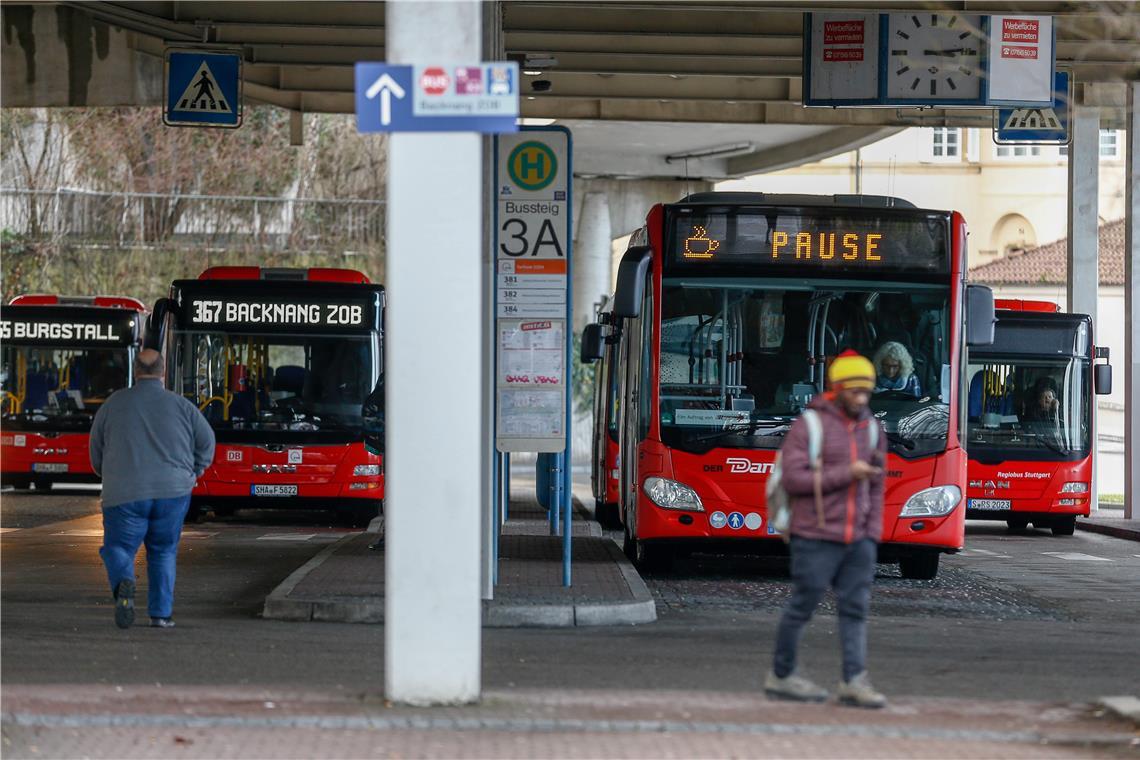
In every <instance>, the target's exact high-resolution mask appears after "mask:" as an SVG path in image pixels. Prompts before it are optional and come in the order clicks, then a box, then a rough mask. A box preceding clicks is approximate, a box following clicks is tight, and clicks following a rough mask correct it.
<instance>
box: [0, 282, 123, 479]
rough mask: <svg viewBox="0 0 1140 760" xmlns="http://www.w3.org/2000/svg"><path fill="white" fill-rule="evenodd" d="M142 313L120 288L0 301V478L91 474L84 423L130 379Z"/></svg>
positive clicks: (87, 431) (87, 428) (87, 425)
mask: <svg viewBox="0 0 1140 760" xmlns="http://www.w3.org/2000/svg"><path fill="white" fill-rule="evenodd" d="M145 314H146V307H145V306H144V305H143V304H142V302H141V301H137V300H135V299H134V298H126V297H123V296H59V295H54V294H37V295H22V296H17V297H16V298H14V299H12V302H11V303H10V304H8V305H6V306H3V307H2V308H0V343H2V352H3V389H4V399H3V407H2V410H3V411H2V415H0V431H2V434H0V457H2V458H0V462H2V467H3V469H2V480H3V482H4V484H6V485H12V486H14V487H16V488H29V487H31V486H32V485H35V487H36V489H37V490H38V489H49V488H51V486H52V484H53V483H97V482H99V476H98V475H96V474H95V471H94V470H93V469H92V468H91V458H90V456H89V454H88V448H89V446H88V444H89V441H90V437H91V423H92V422H93V421H94V419H95V413H96V412H97V411H99V407H101V406H102V405H103V402H104V401H106V400H107V398H108V397H109V396H110V395H111V394H112V393H114V392H115V391H117V390H119V389H120V388H126V387H127V386H129V385H130V384H131V380H132V377H131V366H132V364H133V362H134V357H135V354H136V353H137V351H138V350H139V345H140V339H141V337H142V328H143V320H144V318H145Z"/></svg>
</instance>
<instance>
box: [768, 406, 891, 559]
mask: <svg viewBox="0 0 1140 760" xmlns="http://www.w3.org/2000/svg"><path fill="white" fill-rule="evenodd" d="M833 399H834V397H833V396H832V395H831V394H830V393H825V394H821V395H819V396H816V397H815V398H814V399H813V400H812V402H811V404H810V405H809V408H810V409H814V410H815V411H816V412H817V413H818V414H819V419H820V422H821V424H822V428H823V445H822V447H821V454H822V459H823V466H822V468H821V469H820V473H819V475H820V492H821V494H822V505H821V506H822V513H823V525H822V526H821V525H820V519H819V518H820V511H821V509H820V508H819V507H817V505H816V496H815V474H814V472H813V470H812V467H811V462H810V461H809V460H808V428H807V423H805V422H804V421H803V419H802V418H801V419H798V420H796V421H795V422H794V423H793V424H792V427H791V429H790V430H789V431H788V435H787V437H786V438H785V439H784V443H783V446H781V448H780V451H781V454H782V462H783V465H782V466H783V485H784V490H786V491H787V492H788V496H789V501H790V504H791V509H792V523H791V534H792V535H793V536H800V537H803V538H815V539H821V540H824V541H838V542H840V543H845V544H850V543H853V542H855V541H858V540H860V539H863V538H871V539H873V540H875V541H876V542H877V541H879V540H880V539H881V538H882V534H883V478H882V476H879V477H877V478H868V479H867V480H864V481H861V482H860V481H856V480H854V479H853V478H852V477H851V463H852V462H853V461H855V458H856V457H858V458H859V459H862V460H863V461H866V462H870V463H871V464H873V465H876V466H878V467H882V466H883V465H884V464H885V462H886V453H887V436H886V434H885V433H884V432H883V430H882V428H880V429H879V443H878V450H877V451H872V450H871V439H870V435H869V434H868V432H867V429H868V426H869V425H878V424H879V421H878V420H877V419H875V417H874V416H873V415H872V414H871V412H870V411H869V410H867V409H864V410H863V414H862V416H861V417H860V418H859V419H858V420H852V419H851V418H850V417H848V416H847V414H846V412H844V411H843V409H842V407H840V405H839V403H838V402H837V401H834V400H833Z"/></svg>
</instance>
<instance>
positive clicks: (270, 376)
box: [169, 331, 379, 443]
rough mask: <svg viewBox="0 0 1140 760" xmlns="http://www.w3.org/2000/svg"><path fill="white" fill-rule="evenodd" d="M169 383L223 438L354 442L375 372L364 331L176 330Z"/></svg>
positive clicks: (373, 351) (374, 344) (371, 341)
mask: <svg viewBox="0 0 1140 760" xmlns="http://www.w3.org/2000/svg"><path fill="white" fill-rule="evenodd" d="M172 354H173V355H172V356H171V357H170V362H171V367H170V370H169V374H170V381H169V382H170V384H171V387H172V388H173V389H174V390H175V391H177V392H180V393H181V394H182V395H183V396H185V397H186V398H188V399H190V400H191V401H193V402H194V404H195V405H196V406H197V407H198V408H199V409H201V410H202V413H203V414H204V415H205V416H206V419H207V420H208V421H209V422H210V425H211V426H212V427H213V428H214V430H215V431H216V432H217V436H218V439H219V440H221V441H228V442H257V443H286V442H292V443H303V442H320V441H353V440H359V439H360V437H361V435H362V425H363V420H362V418H361V410H362V407H363V405H364V402H365V400H366V399H367V397H368V395H369V393H371V392H372V389H373V387H374V385H375V382H376V378H377V377H378V376H379V351H378V341H377V340H376V338H375V336H368V335H354V336H347V335H284V334H264V333H259V334H241V333H233V332H199V331H179V332H176V333H175V335H174V350H173V351H172Z"/></svg>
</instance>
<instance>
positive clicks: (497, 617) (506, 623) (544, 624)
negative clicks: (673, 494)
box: [261, 534, 657, 628]
mask: <svg viewBox="0 0 1140 760" xmlns="http://www.w3.org/2000/svg"><path fill="white" fill-rule="evenodd" d="M352 538H355V534H351V535H348V536H345V537H344V538H342V539H340V541H337V542H336V543H333V544H329V545H328V546H326V547H325V548H324V549H322V550H321V551H320V552H319V553H318V554H317V555H316V556H315V557H313V558H312V559H310V560H309V561H308V562H306V563H305V564H304V565H302V566H301V567H299V568H298V569H296V570H294V571H293V572H292V573H291V574H290V575H289V577H287V578H286V579H285V580H284V581H282V582H281V583H280V584H279V585H278V586H277V588H275V589H273V591H271V592H270V594H269V596H267V597H266V598H265V605H264V607H263V608H262V611H261V616H262V618H264V619H266V620H288V621H294V622H309V621H319V622H328V623H383V622H384V600H383V599H382V598H361V597H342V598H340V599H290V598H289V594H290V593H292V591H293V589H295V588H296V587H297V585H298V584H299V583H300V582H301V581H302V580H304V578H305V577H306V576H308V574H309V573H311V572H312V571H313V570H315V569H316V568H318V567H320V566H321V565H322V564H323V563H324V561H325V560H326V559H328V558H329V557H330V556H332V555H333V554H334V553H335V552H336V550H337V548H338V547H339V546H340V545H341V543H342V542H344V541H348V540H351V539H352ZM605 547H606V551H607V552H609V554H610V558H611V559H612V560H613V561H614V562H615V563H616V564H617V566H618V568H619V569H620V570H621V574H622V578H623V579H624V580H625V582H626V585H627V586H629V590H630V592H631V593H632V594H633V597H634V599H633V601H622V602H579V603H577V604H574V603H565V604H520V603H517V602H504V601H500V600H497V599H487V600H484V601H483V626H484V627H485V628H572V627H574V626H610V625H639V624H642V623H652V622H655V621H656V620H657V605H656V603H654V601H653V595H652V594H650V593H649V587H648V586H646V585H645V581H643V580H642V579H641V576H640V575H638V574H637V570H635V569H634V567H633V565H632V564H631V563H630V561H629V559H628V558H627V557H626V556H625V555H624V554H622V552H621V549H620V548H619V547H618V545H617V544H616V543H614V542H613V541H606V542H605Z"/></svg>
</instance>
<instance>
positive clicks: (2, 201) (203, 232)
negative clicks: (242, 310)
mask: <svg viewBox="0 0 1140 760" xmlns="http://www.w3.org/2000/svg"><path fill="white" fill-rule="evenodd" d="M384 213H385V204H384V202H383V201H364V200H325V199H314V198H269V197H255V196H218V195H179V194H163V193H111V192H99V191H90V190H73V189H63V188H61V189H59V190H55V191H45V190H27V189H22V188H0V230H3V231H4V232H5V233H7V234H13V233H14V234H18V235H21V236H25V237H27V238H29V239H33V240H47V241H52V242H56V243H69V242H70V243H76V244H88V245H90V244H105V245H115V246H120V247H126V246H130V247H146V246H151V245H162V246H166V247H169V246H171V245H174V246H180V245H187V246H193V247H195V248H203V247H205V248H215V249H225V248H230V247H242V248H249V247H256V248H263V249H272V250H278V251H296V252H298V253H302V252H328V253H346V252H354V251H360V252H363V251H368V252H372V251H377V250H382V249H383V245H384Z"/></svg>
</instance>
